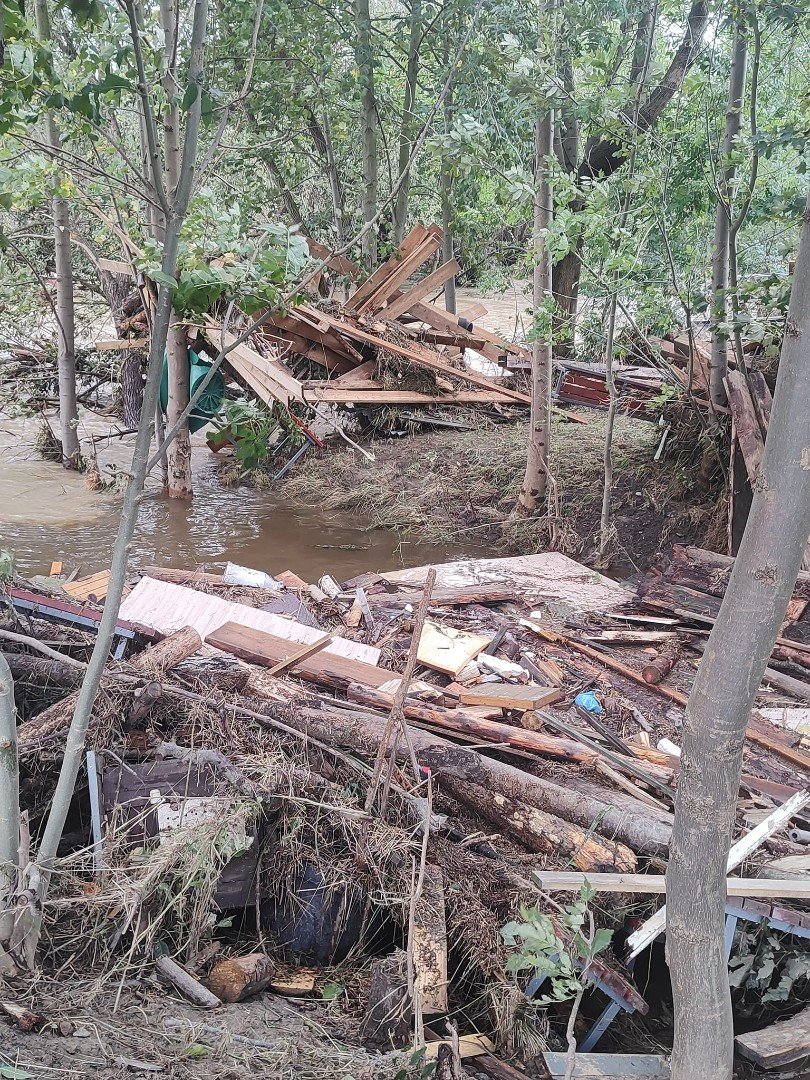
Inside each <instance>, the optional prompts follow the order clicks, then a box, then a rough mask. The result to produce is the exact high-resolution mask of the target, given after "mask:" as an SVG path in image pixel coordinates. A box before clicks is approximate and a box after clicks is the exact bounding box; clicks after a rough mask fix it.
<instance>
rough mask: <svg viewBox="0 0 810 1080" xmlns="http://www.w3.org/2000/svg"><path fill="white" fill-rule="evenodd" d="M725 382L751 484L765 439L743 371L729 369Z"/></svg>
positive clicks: (760, 459) (759, 461) (762, 451)
mask: <svg viewBox="0 0 810 1080" xmlns="http://www.w3.org/2000/svg"><path fill="white" fill-rule="evenodd" d="M725 383H726V393H727V394H728V404H729V408H730V409H731V415H732V416H733V417H734V425H735V428H736V431H737V441H738V443H739V444H740V450H741V451H742V456H743V460H744V461H745V469H746V472H747V473H748V481H749V483H751V484H753V483H754V480H755V479H756V476H757V473H758V472H759V466H760V463H761V461H762V455H763V453H764V451H765V440H764V439H763V438H762V431H761V429H760V426H759V420H758V418H757V413H756V409H755V408H754V403H753V401H752V400H751V394H750V392H749V390H748V384H747V382H746V381H745V376H744V375H743V373H742V372H741V371H730V372H729V373H728V375H727V376H726V379H725Z"/></svg>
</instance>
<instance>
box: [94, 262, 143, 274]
mask: <svg viewBox="0 0 810 1080" xmlns="http://www.w3.org/2000/svg"><path fill="white" fill-rule="evenodd" d="M98 268H99V270H106V271H107V273H109V274H123V275H125V276H126V277H134V276H135V275H134V273H133V272H132V265H131V263H128V262H124V261H123V260H122V259H99V260H98Z"/></svg>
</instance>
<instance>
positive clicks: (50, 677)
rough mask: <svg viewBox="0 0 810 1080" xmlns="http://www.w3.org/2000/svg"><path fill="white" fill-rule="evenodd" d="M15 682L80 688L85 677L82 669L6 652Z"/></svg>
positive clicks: (41, 658) (25, 654)
mask: <svg viewBox="0 0 810 1080" xmlns="http://www.w3.org/2000/svg"><path fill="white" fill-rule="evenodd" d="M3 656H4V657H5V659H6V662H7V664H8V666H9V668H10V669H11V674H12V676H13V677H14V681H15V682H22V681H23V680H24V681H26V682H33V683H39V684H42V685H43V686H78V685H79V684H80V683H81V681H82V677H83V672H82V670H81V668H77V667H74V666H73V665H72V664H65V663H62V662H61V661H59V660H50V659H48V658H47V657H45V656H29V655H28V653H11V652H4V653H3Z"/></svg>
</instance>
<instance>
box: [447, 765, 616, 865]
mask: <svg viewBox="0 0 810 1080" xmlns="http://www.w3.org/2000/svg"><path fill="white" fill-rule="evenodd" d="M441 788H442V790H443V791H447V792H448V793H449V794H450V795H452V796H453V798H454V799H456V800H457V801H458V802H462V803H464V805H465V806H469V807H471V808H472V809H473V810H475V811H476V813H478V814H480V815H481V816H482V817H484V818H486V820H487V821H492V822H494V823H495V824H496V825H497V826H498V827H499V828H501V829H503V831H504V832H506V833H508V834H509V835H510V836H513V837H515V839H517V840H518V842H519V843H521V844H522V845H523V846H524V847H525V848H528V849H529V851H537V852H546V853H549V854H556V853H559V854H560V855H564V856H568V857H569V858H570V860H571V863H572V864H573V865H574V866H576V868H577V869H578V870H582V871H586V872H587V871H589V870H590V871H592V872H594V873H596V872H599V871H607V872H611V871H615V872H617V873H627V874H633V873H635V870H636V856H635V854H634V853H633V852H632V851H631V850H630V848H628V847H626V846H625V845H624V844H617V843H615V842H613V843H611V842H609V841H607V840H603V839H602V838H601V837H597V836H594V835H593V834H592V833H590V832H588V831H587V830H585V829H582V828H580V827H579V826H577V825H572V824H571V823H570V822H569V821H563V819H562V818H559V817H556V816H555V815H553V814H547V813H546V812H545V811H543V810H538V809H537V807H535V806H529V805H528V804H527V803H524V802H521V801H520V800H519V799H512V798H509V797H508V796H507V795H501V794H500V793H499V792H497V791H490V790H489V789H488V788H483V787H479V786H478V784H471V783H469V782H468V781H466V780H465V781H459V780H454V779H453V778H452V777H447V776H445V777H442V779H441Z"/></svg>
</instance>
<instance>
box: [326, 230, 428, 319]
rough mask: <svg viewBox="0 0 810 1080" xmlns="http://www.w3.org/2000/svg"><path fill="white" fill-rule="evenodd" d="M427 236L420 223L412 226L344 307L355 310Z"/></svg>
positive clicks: (426, 231)
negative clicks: (392, 251)
mask: <svg viewBox="0 0 810 1080" xmlns="http://www.w3.org/2000/svg"><path fill="white" fill-rule="evenodd" d="M427 236H428V230H427V229H426V228H425V226H424V225H422V224H421V222H420V223H418V224H416V225H414V227H413V228H412V229H411V231H410V232H409V233H408V235H407V236H406V237H405V239H404V240H403V241H402V243H401V244H400V245H399V248H398V249H397V251H396V252H395V253H394V254H393V255H391V256H390V257H389V258H388V259H386V261H385V262H384V263H381V264H380V266H378V267H377V269H376V270H375V271H374V273H373V274H371V276H370V277H368V278H367V279H366V280H365V281H364V282H363V284H362V285H360V286H359V288H357V289H356V290H355V291H354V293H352V295H351V296H350V297H349V300H348V302H347V304H346V307H347V308H348V309H349V310H357V307H358V305H359V304H362V302H363V301H364V300H366V299H368V297H370V296H371V295H372V293H373V292H375V291H376V290H377V289H378V288H379V287H380V285H382V283H383V282H384V281H385V280H386V279H387V278H388V277H389V275H391V274H393V272H394V271H395V270H396V268H397V267H398V266H399V265H400V263H401V262H402V260H403V259H405V258H407V256H408V255H410V254H411V253H412V252H413V251H415V250H416V249H417V248H418V247H419V245H420V244H421V243H423V242H424V241H425V240H426V239H427Z"/></svg>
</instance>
